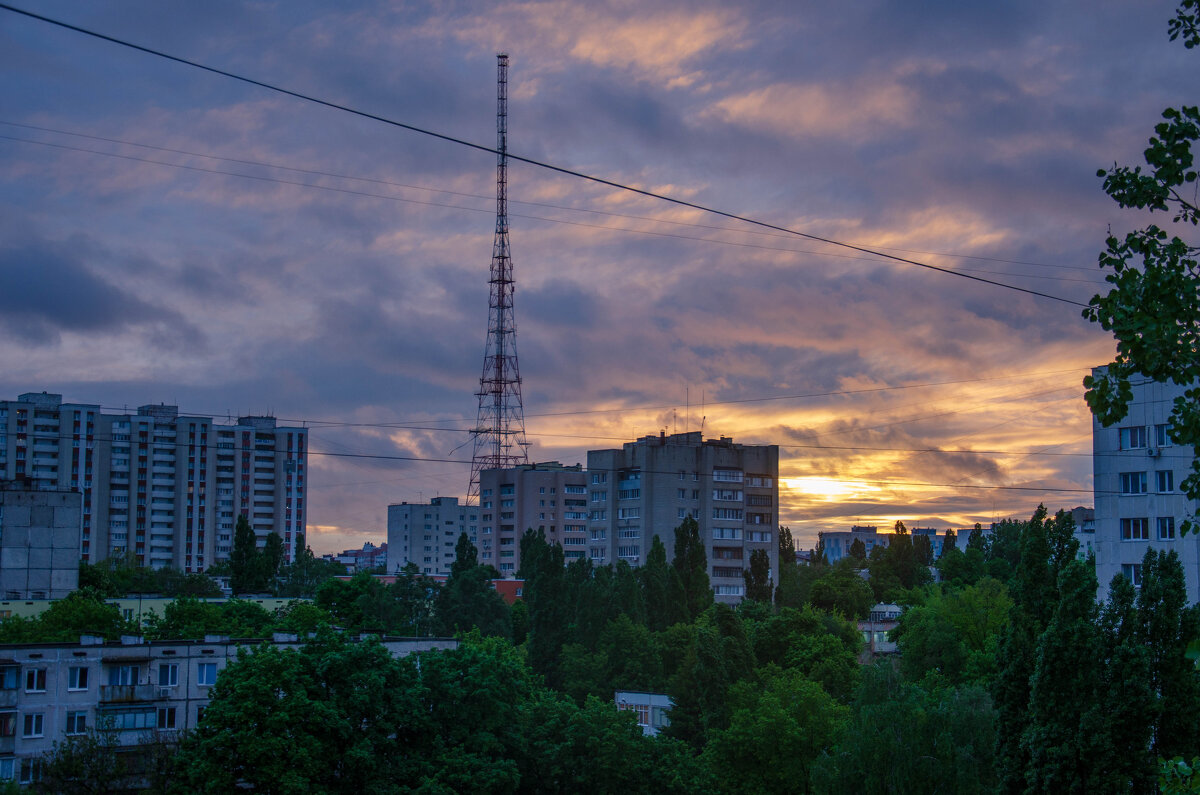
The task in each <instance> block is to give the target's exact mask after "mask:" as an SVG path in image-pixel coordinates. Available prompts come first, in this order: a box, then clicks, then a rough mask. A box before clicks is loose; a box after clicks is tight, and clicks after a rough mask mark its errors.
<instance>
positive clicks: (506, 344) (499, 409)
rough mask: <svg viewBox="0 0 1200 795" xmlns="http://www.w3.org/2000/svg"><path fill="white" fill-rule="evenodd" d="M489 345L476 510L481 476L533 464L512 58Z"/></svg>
mask: <svg viewBox="0 0 1200 795" xmlns="http://www.w3.org/2000/svg"><path fill="white" fill-rule="evenodd" d="M488 283H489V284H490V290H489V297H488V331H487V343H486V345H485V348H484V354H483V375H482V376H480V378H479V391H478V392H477V393H476V394H477V395H478V396H479V413H478V415H477V419H476V422H475V428H474V429H473V430H472V432H471V433H472V434H473V435H474V437H475V438H474V441H475V452H474V455H473V456H472V457H471V484H470V487H469V488H468V490H467V502H468V503H469V504H470V503H472V502H473V501H474V500H475V499H477V498H478V497H479V473H480V472H481V471H482V470H484V469H501V468H507V467H512V466H516V465H518V464H526V463H529V456H528V453H527V450H526V448H527V447H528V442H527V441H526V440H525V410H524V407H523V406H522V404H521V372H520V369H519V368H518V367H517V337H516V333H517V328H516V323H515V321H514V319H513V270H512V257H511V255H510V253H509V247H508V55H506V54H505V53H500V54H499V55H497V56H496V238H495V242H494V243H493V244H492V267H491V275H490V278H489V279H488Z"/></svg>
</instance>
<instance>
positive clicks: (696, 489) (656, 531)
mask: <svg viewBox="0 0 1200 795" xmlns="http://www.w3.org/2000/svg"><path fill="white" fill-rule="evenodd" d="M587 460H588V467H587V477H588V484H589V489H588V508H589V512H588V522H587V533H588V541H587V549H588V555H589V557H590V558H591V559H592V560H594V561H596V562H598V563H605V562H616V561H617V560H624V561H627V562H629V563H630V564H631V565H635V566H636V565H640V564H642V563H644V562H645V560H646V555H647V553H648V552H649V550H650V545H651V541H652V539H653V538H654V537H655V536H658V537H659V538H661V539H662V542H663V545H664V546H665V547H666V550H667V558H668V560H669V559H670V558H671V557H672V555H673V554H674V548H675V535H674V529H675V528H676V527H677V526H678V525H679V524H680V523H681V522H682V521H683V520H684V519H685V518H686V517H692V518H694V519H695V520H696V521H697V523H698V524H699V525H700V533H701V537H702V538H703V539H704V544H705V551H706V553H707V555H708V562H709V576H710V577H711V579H712V584H713V591H714V592H715V593H716V595H717V598H718V599H719V600H720V601H726V602H735V601H738V600H740V599H741V598H742V596H743V595H744V593H745V585H744V581H743V578H742V572H743V570H744V569H745V568H747V567H748V565H749V561H750V554H751V553H752V552H753V551H754V550H756V549H761V550H763V551H765V552H766V553H767V555H768V556H769V558H770V560H771V573H772V577H773V578H777V573H778V571H779V568H778V558H779V550H778V545H777V539H776V536H775V534H776V531H777V528H778V525H779V447H778V446H777V445H743V444H735V443H734V441H733V440H732V439H729V438H726V437H721V438H720V439H703V438H702V437H701V434H700V433H699V432H692V433H678V434H672V435H670V436H668V435H666V434H660V435H658V436H644V437H642V438H640V439H638V440H637V441H635V442H627V443H626V444H625V445H624V446H623V447H622V448H621V449H619V450H590V451H588V459H587Z"/></svg>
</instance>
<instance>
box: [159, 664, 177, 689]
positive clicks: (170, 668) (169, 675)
mask: <svg viewBox="0 0 1200 795" xmlns="http://www.w3.org/2000/svg"><path fill="white" fill-rule="evenodd" d="M178 684H179V663H162V664H160V665H159V666H158V686H159V687H175V686H176V685H178Z"/></svg>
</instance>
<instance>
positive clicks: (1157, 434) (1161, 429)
mask: <svg viewBox="0 0 1200 795" xmlns="http://www.w3.org/2000/svg"><path fill="white" fill-rule="evenodd" d="M1154 444H1155V445H1157V446H1158V447H1170V446H1171V426H1170V425H1165V424H1164V425H1155V426H1154Z"/></svg>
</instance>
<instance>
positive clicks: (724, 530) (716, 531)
mask: <svg viewBox="0 0 1200 795" xmlns="http://www.w3.org/2000/svg"><path fill="white" fill-rule="evenodd" d="M712 537H713V538H728V539H732V540H738V539H740V538H741V537H742V528H740V527H714V528H713V530H712Z"/></svg>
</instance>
